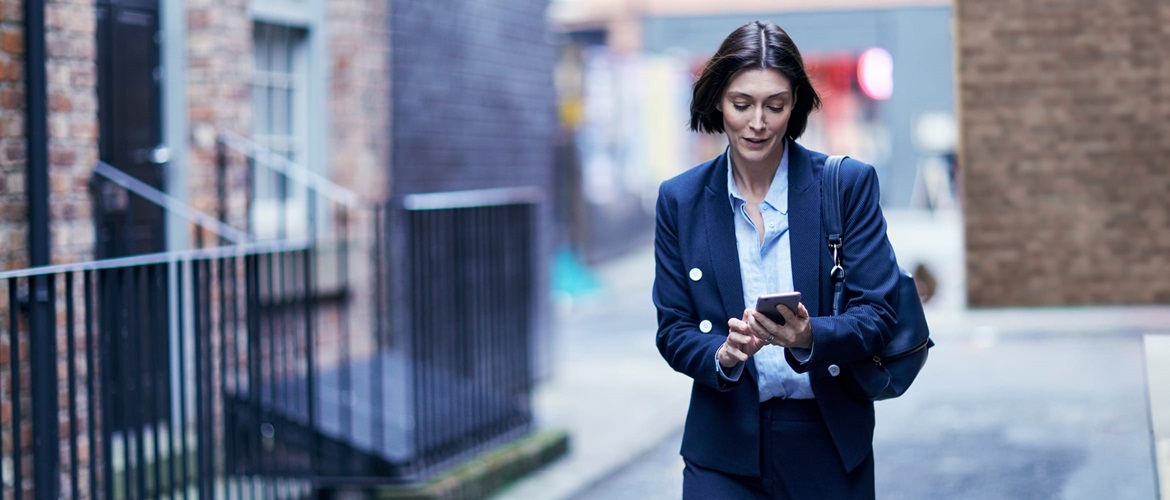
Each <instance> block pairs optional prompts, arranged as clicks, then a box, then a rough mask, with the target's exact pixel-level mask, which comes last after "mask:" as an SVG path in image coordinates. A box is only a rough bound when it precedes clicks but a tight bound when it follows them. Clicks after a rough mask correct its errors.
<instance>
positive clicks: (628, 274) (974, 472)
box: [500, 220, 1170, 500]
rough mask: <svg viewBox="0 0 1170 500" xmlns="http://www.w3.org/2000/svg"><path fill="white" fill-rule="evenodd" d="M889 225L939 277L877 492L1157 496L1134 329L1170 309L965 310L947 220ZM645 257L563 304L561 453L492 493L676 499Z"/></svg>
mask: <svg viewBox="0 0 1170 500" xmlns="http://www.w3.org/2000/svg"><path fill="white" fill-rule="evenodd" d="M919 222H922V221H919ZM894 224H899V225H898V226H897V227H894V228H892V230H891V239H892V240H893V241H894V242H895V246H896V248H897V249H898V252H899V256H900V257H901V256H908V257H909V258H910V259H913V260H914V261H919V262H927V263H931V264H932V267H934V268H935V269H936V270H937V272H938V274H939V283H940V294H939V298H940V299H941V300H940V301H938V302H936V303H932V304H931V306H930V307H928V308H927V310H928V316H929V320H930V323H931V327H932V335H933V336H934V337H935V339H936V340H937V342H938V344H939V345H938V346H937V347H936V348H934V349H933V350H932V351H931V357H930V361H929V362H928V364H927V367H926V368H925V369H924V371H923V372H922V374H921V376H920V379H919V380H918V381H917V382H916V383H915V386H914V387H913V388H912V389H911V391H910V392H909V393H908V394H907V395H905V396H904V397H902V398H900V399H897V400H892V401H885V402H880V403H878V405H877V416H878V424H877V425H878V427H877V437H876V439H875V454H876V459H877V471H876V472H877V491H878V498H882V499H934V498H965V499H1002V498H1012V499H1032V498H1036V499H1049V498H1064V499H1081V498H1084V499H1090V498H1091V499H1099V498H1111V499H1130V498H1133V499H1147V498H1155V497H1156V493H1155V492H1156V483H1155V472H1154V471H1155V469H1154V459H1153V456H1154V453H1153V448H1152V441H1151V435H1150V420H1149V419H1150V417H1149V412H1148V408H1147V398H1146V384H1145V361H1144V358H1143V349H1142V338H1143V337H1142V335H1143V334H1155V335H1164V334H1170V309H1167V308H1157V307H1150V308H1140V307H1138V308H1037V309H996V310H988V311H972V310H966V309H964V308H962V307H959V306H958V305H957V304H960V303H961V293H962V286H963V285H962V283H961V281H960V282H956V280H955V279H952V277H953V276H956V275H958V271H957V269H958V268H959V267H960V265H959V264H958V263H960V262H961V258H960V257H956V256H955V254H954V252H956V251H961V245H959V244H957V243H955V242H954V241H953V238H954V237H956V235H957V231H956V230H955V229H954V227H953V226H948V227H946V228H943V230H942V231H941V232H935V231H934V230H933V229H932V228H931V225H930V224H916V223H915V222H914V221H910V223H906V221H905V220H895V221H892V225H894ZM949 224H953V221H952V222H950V223H949ZM926 233H929V234H926ZM940 234H941V235H942V236H939V235H940ZM899 241H901V242H925V243H931V242H934V243H938V242H940V241H941V242H942V243H943V244H942V245H939V248H941V249H942V250H937V249H932V248H925V247H924V246H923V244H921V243H920V246H919V247H913V246H910V247H908V248H907V247H898V245H899ZM907 244H909V245H912V243H903V245H907ZM940 251H941V252H945V253H949V254H950V256H949V257H948V256H947V255H945V254H940V253H939V252H940ZM907 260H909V259H907ZM652 263H653V259H652V256H651V255H650V252H649V251H645V252H641V253H639V254H637V255H631V256H628V257H625V258H622V259H619V260H617V261H615V262H612V263H607V264H606V265H605V266H602V267H601V268H600V269H599V271H600V274H601V280H602V281H603V282H604V283H606V284H607V285H606V286H607V289H606V292H605V293H604V294H602V295H600V296H598V297H595V298H594V299H592V300H588V301H585V302H584V303H580V304H576V305H575V306H574V307H573V308H571V309H567V310H565V311H562V314H561V315H560V318H561V325H562V330H561V331H560V332H559V333H560V337H559V338H558V342H559V344H558V346H557V359H555V360H554V363H557V365H556V368H555V370H556V372H555V374H554V376H553V377H552V379H551V380H550V381H548V382H547V383H545V384H543V385H542V388H541V389H540V392H538V394H537V411H538V414H539V415H540V419H541V421H542V423H543V424H546V425H555V426H561V427H563V428H567V429H568V430H570V433H571V435H572V439H573V441H572V451H571V452H570V454H569V456H568V457H566V458H564V459H562V460H561V461H558V462H557V463H554V464H552V465H551V466H550V467H548V468H547V469H546V470H545V471H543V472H540V473H537V474H536V475H534V476H533V477H530V478H528V479H526V480H524V481H522V482H520V483H518V484H517V485H515V486H514V487H513V488H511V489H509V490H506V491H505V492H504V493H503V494H502V495H500V497H501V498H524V499H528V498H550V499H563V498H573V499H578V500H587V499H635V498H636V499H644V498H663V499H670V498H679V497H680V496H681V491H682V490H681V477H682V476H681V471H682V461H681V459H680V458H679V457H678V447H679V442H680V440H681V429H682V422H683V417H684V416H685V411H686V404H687V394H688V392H689V386H690V384H689V380H688V379H686V378H685V377H683V376H682V375H679V374H676V373H674V372H672V371H671V370H670V369H669V368H668V367H667V366H666V364H665V362H664V361H662V360H661V358H660V357H659V356H658V353H657V351H656V350H655V349H654V345H653V335H654V328H655V325H654V313H653V308H652V306H651V305H650V302H649V286H650V281H651V279H652V269H653V268H652ZM903 264H907V262H905V261H903Z"/></svg>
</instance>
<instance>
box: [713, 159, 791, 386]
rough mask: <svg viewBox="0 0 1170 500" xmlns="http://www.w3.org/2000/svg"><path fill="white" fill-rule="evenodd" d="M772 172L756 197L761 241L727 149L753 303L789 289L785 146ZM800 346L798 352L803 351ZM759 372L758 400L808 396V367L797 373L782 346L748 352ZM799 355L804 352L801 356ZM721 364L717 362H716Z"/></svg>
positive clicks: (746, 295)
mask: <svg viewBox="0 0 1170 500" xmlns="http://www.w3.org/2000/svg"><path fill="white" fill-rule="evenodd" d="M784 147H785V151H784V155H783V157H782V158H781V159H780V166H779V167H777V168H776V175H775V176H774V177H772V185H771V186H770V187H769V188H768V194H767V195H765V196H764V201H763V202H761V203H760V215H761V216H762V218H763V222H764V242H763V244H760V236H759V232H758V229H757V228H756V225H755V223H754V222H752V218H751V216H750V215H748V210H747V201H746V200H744V198H743V196H742V195H741V194H740V191H739V188H738V187H737V186H736V185H735V175H734V174H733V173H732V168H731V155H730V154H729V155H728V157H727V159H728V168H727V193H728V198H729V200H728V201H729V202H730V203H731V209H732V211H733V212H735V217H734V219H735V245H736V248H737V250H738V253H739V270H740V276H741V277H742V280H743V303H744V304H747V305H749V306H754V305H755V303H756V297H759V296H760V295H763V294H767V293H779V292H790V291H792V288H793V285H792V245H791V241H792V240H791V237H790V233H789V231H788V148H789V147H790V144H788V143H785V145H784ZM807 352H808V351H804V352H802V353H800V354H805V353H807ZM753 357H754V358H755V360H756V371H757V373H758V374H759V380H758V381H757V385H758V386H759V389H760V401H765V400H768V399H772V398H787V399H811V398H812V397H813V392H812V385H811V384H810V383H809V379H808V374H807V373H796V372H795V371H793V370H792V367H791V366H788V362H787V361H785V360H784V348H783V347H780V346H775V345H768V346H764V348H763V349H760V351H759V352H757V353H756V354H755V356H753ZM801 357H802V358H803V357H804V356H801ZM715 366H717V367H720V368H721V369H722V365H720V364H719V363H715ZM743 367H744V363H740V364H737V365H735V366H733V367H731V368H727V369H725V370H726V373H724V371H720V375H721V376H723V377H725V378H726V379H727V380H729V381H737V380H739V377H740V376H741V375H742V374H743Z"/></svg>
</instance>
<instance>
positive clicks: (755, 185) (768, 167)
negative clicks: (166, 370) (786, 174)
mask: <svg viewBox="0 0 1170 500" xmlns="http://www.w3.org/2000/svg"><path fill="white" fill-rule="evenodd" d="M786 149H787V144H786V145H785V147H784V148H783V149H781V150H780V155H779V156H777V157H776V158H765V159H764V160H763V161H760V162H748V161H746V160H744V159H743V158H736V157H735V155H734V154H732V162H731V175H732V176H733V178H734V179H735V186H736V187H737V188H739V192H740V194H741V195H743V196H744V197H745V199H754V200H763V199H764V196H767V194H768V189H770V188H771V187H772V179H774V178H775V177H776V169H778V168H780V159H781V158H782V157H783V155H784V154H785V150H786Z"/></svg>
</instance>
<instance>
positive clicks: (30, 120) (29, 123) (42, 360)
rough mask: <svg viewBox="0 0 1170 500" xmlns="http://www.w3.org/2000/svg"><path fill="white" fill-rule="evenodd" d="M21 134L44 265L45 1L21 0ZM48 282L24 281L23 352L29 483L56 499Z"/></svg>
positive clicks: (32, 245) (35, 249) (31, 232)
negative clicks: (28, 384) (27, 375)
mask: <svg viewBox="0 0 1170 500" xmlns="http://www.w3.org/2000/svg"><path fill="white" fill-rule="evenodd" d="M24 74H25V113H26V114H27V116H26V119H25V126H26V127H27V129H26V132H25V135H26V137H27V138H28V149H27V158H28V171H27V176H26V179H27V182H28V184H27V186H26V190H25V193H26V198H27V199H28V243H29V245H28V250H29V264H30V266H32V267H37V266H46V265H49V255H50V253H49V252H50V241H49V127H48V114H49V109H48V95H47V94H48V92H47V88H46V87H47V83H48V82H47V78H46V72H45V1H44V0H24ZM53 288H54V284H53V281H52V280H51V279H50V278H49V277H47V276H46V277H34V278H31V279H30V280H29V310H28V314H29V351H30V355H31V358H32V359H31V365H30V368H31V371H32V373H31V375H32V394H33V398H32V422H33V463H34V464H35V467H34V470H35V474H34V483H33V484H34V488H36V489H35V491H36V496H37V498H57V496H58V495H57V493H58V492H57V474H58V472H59V470H58V469H59V468H60V463H59V460H58V459H59V456H58V451H57V449H58V440H59V439H60V438H59V437H58V431H59V425H58V423H57V420H58V415H57V397H56V394H57V370H56V354H57V339H56V336H57V334H56V325H55V324H54V318H53V304H52V302H50V301H51V300H53V297H54V292H53Z"/></svg>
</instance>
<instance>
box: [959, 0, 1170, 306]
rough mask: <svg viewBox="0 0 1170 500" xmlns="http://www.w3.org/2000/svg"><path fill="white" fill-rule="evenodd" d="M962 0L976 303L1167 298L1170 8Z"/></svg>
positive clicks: (1141, 2) (970, 275)
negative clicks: (1168, 49) (1166, 50)
mask: <svg viewBox="0 0 1170 500" xmlns="http://www.w3.org/2000/svg"><path fill="white" fill-rule="evenodd" d="M955 5H956V11H955V12H956V17H957V25H958V30H957V35H958V36H957V37H956V44H957V48H956V50H957V61H958V71H959V107H960V123H961V134H962V137H961V143H962V145H961V154H960V164H961V168H962V171H963V176H964V178H963V179H964V180H963V183H964V192H963V197H964V198H963V203H964V218H965V221H966V222H965V224H966V241H967V281H968V297H969V302H970V304H971V305H972V306H1031V305H1077V304H1149V303H1160V304H1164V303H1170V201H1168V200H1170V197H1168V195H1167V193H1170V168H1167V167H1166V166H1165V164H1164V163H1165V162H1166V161H1167V160H1166V159H1167V158H1170V141H1167V140H1166V139H1167V138H1168V137H1170V92H1168V87H1167V85H1168V84H1167V83H1166V82H1167V81H1170V79H1168V78H1167V77H1168V76H1170V65H1168V64H1167V63H1166V62H1165V57H1164V56H1163V55H1162V53H1161V48H1162V47H1164V46H1166V45H1167V43H1168V42H1170V32H1167V31H1165V30H1164V29H1163V26H1166V25H1167V23H1168V22H1170V5H1167V4H1165V3H1164V2H1160V1H1158V0H1118V1H1116V2H1074V1H1072V0H1053V1H1044V2H1014V1H1011V0H958V1H957V2H956V4H955Z"/></svg>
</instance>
